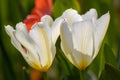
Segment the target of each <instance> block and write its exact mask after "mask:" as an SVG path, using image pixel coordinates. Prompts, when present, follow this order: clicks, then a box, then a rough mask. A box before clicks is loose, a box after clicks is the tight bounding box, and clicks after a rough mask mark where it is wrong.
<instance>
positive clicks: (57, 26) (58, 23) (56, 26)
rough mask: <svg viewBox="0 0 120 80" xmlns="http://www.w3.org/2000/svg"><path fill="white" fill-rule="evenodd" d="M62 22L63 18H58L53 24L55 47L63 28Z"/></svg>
mask: <svg viewBox="0 0 120 80" xmlns="http://www.w3.org/2000/svg"><path fill="white" fill-rule="evenodd" d="M62 22H63V19H62V18H57V19H56V20H55V21H54V22H53V24H52V27H51V29H52V42H53V43H54V45H55V43H56V41H57V39H58V37H59V35H60V27H61V24H62Z"/></svg>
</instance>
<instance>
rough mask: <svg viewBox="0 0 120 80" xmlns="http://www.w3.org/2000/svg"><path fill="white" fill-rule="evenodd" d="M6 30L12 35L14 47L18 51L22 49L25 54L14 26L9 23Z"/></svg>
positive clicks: (23, 53)
mask: <svg viewBox="0 0 120 80" xmlns="http://www.w3.org/2000/svg"><path fill="white" fill-rule="evenodd" d="M5 30H6V32H7V34H8V35H9V36H10V38H11V42H12V44H13V45H14V47H15V48H16V49H18V51H20V52H21V53H22V55H24V56H25V51H24V50H23V48H22V46H21V44H20V43H19V41H18V40H17V39H16V37H15V35H14V32H15V30H14V29H13V27H11V26H10V25H8V26H6V27H5Z"/></svg>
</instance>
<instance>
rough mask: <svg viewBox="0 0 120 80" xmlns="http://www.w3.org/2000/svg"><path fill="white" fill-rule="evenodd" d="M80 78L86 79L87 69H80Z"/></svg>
mask: <svg viewBox="0 0 120 80" xmlns="http://www.w3.org/2000/svg"><path fill="white" fill-rule="evenodd" d="M80 80H86V77H85V70H82V71H80Z"/></svg>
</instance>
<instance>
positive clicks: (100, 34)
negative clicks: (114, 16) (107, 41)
mask: <svg viewBox="0 0 120 80" xmlns="http://www.w3.org/2000/svg"><path fill="white" fill-rule="evenodd" d="M109 21H110V15H109V12H108V13H106V14H104V15H103V16H101V17H100V18H99V19H98V20H97V21H96V26H95V28H94V35H95V55H94V57H95V56H96V55H97V53H98V51H99V49H100V46H101V43H102V41H103V39H104V36H105V33H106V31H107V28H108V24H109Z"/></svg>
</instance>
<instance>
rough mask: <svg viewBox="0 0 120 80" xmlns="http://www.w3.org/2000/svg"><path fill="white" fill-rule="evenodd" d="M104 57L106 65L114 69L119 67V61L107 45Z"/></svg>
mask: <svg viewBox="0 0 120 80" xmlns="http://www.w3.org/2000/svg"><path fill="white" fill-rule="evenodd" d="M104 57H105V62H106V63H109V64H111V65H113V66H114V67H117V61H116V58H115V56H114V54H113V51H112V50H111V49H110V47H109V46H108V45H107V44H105V45H104Z"/></svg>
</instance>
